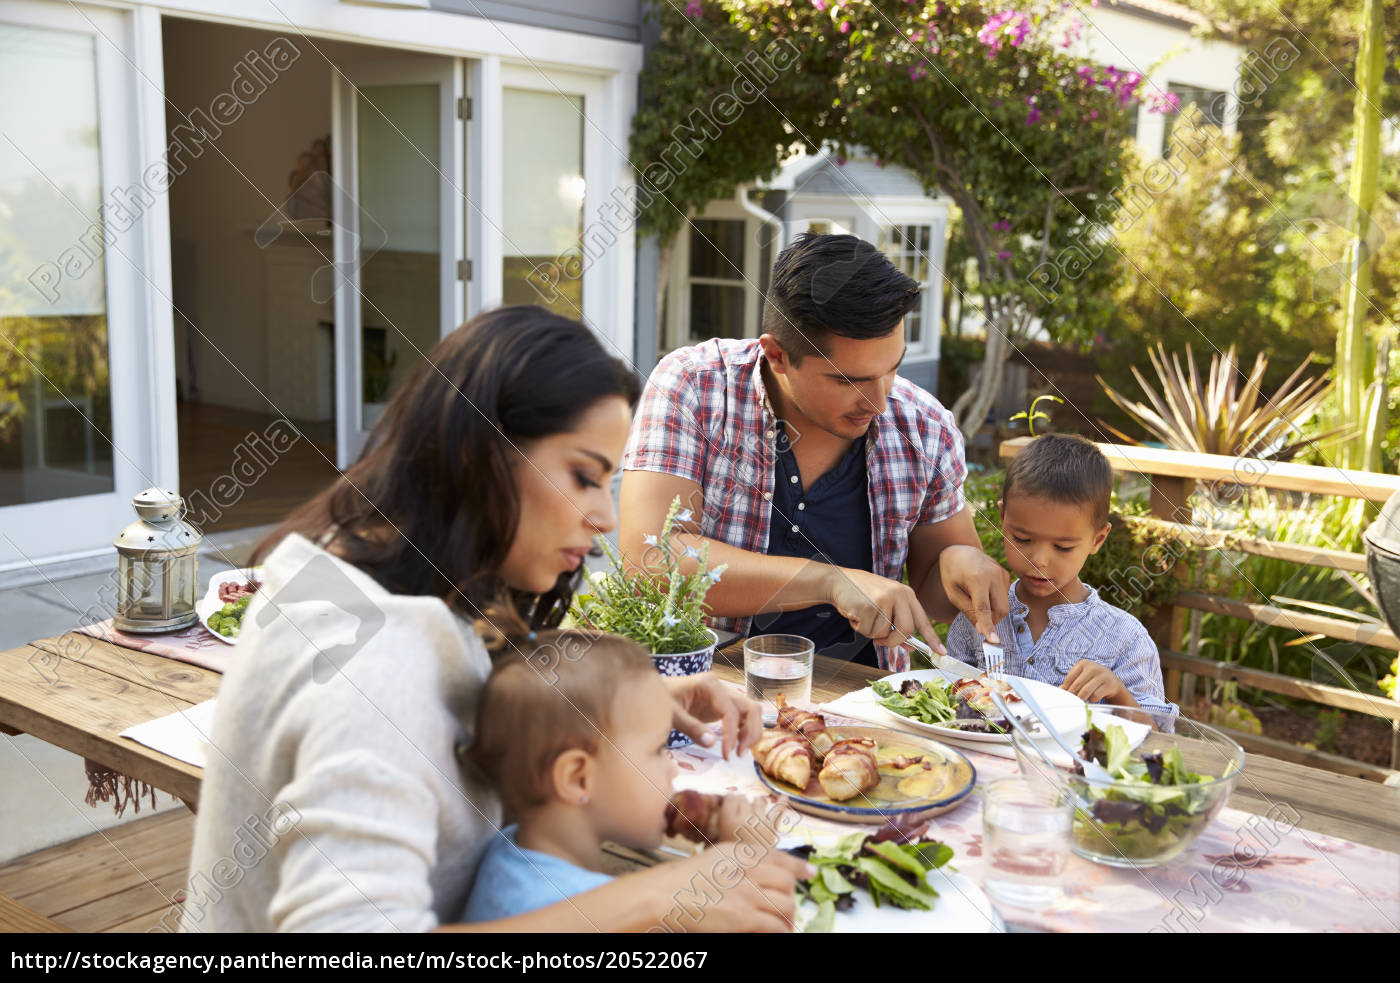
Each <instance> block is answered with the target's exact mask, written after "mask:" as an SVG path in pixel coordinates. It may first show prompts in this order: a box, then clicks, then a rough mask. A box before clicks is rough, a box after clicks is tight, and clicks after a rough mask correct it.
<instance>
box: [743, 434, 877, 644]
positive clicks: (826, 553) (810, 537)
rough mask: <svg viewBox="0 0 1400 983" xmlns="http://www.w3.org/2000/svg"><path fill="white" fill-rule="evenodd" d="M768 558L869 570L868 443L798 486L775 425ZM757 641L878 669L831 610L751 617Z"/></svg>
mask: <svg viewBox="0 0 1400 983" xmlns="http://www.w3.org/2000/svg"><path fill="white" fill-rule="evenodd" d="M777 430H778V433H777V441H776V445H775V446H776V450H777V461H776V466H775V469H774V476H773V512H772V515H771V516H770V521H771V524H770V527H769V532H768V555H769V556H803V557H810V558H812V559H816V560H820V561H821V562H823V563H832V564H835V565H836V566H838V567H851V568H853V569H856V570H872V569H874V563H875V561H874V556H873V554H872V552H871V550H872V547H871V542H870V540H871V534H870V498H869V496H868V495H867V493H866V470H865V439H864V438H860V439H857V440H855V441H852V443H851V449H850V450H849V451H848V452H847V453H846V456H845V457H843V458H842V459H841V462H840V463H839V464H837V465H836V467H834V468H832V469H831V470H830V471H828V472H827V473H826V474H824V475H822V476H821V477H820V478H818V479H817V480H816V481H815V482H814V483H813V484H812V487H811V488H803V487H802V475H801V474H800V473H799V472H798V469H797V459H796V457H795V456H794V455H793V453H792V447H791V446H790V444H789V443H788V436H787V430H786V428H785V427H784V426H783V424H782V422H781V421H779V422H778V426H777ZM749 632H750V633H751V634H754V635H801V636H803V637H804V638H810V639H811V640H812V643H813V644H814V645H815V646H816V649H817V651H818V652H819V653H821V654H822V655H829V656H831V657H833V658H837V659H844V660H847V661H851V662H859V663H862V664H864V665H869V666H873V665H876V660H875V645H874V643H873V642H871V641H870V639H868V638H866V637H865V636H864V635H859V634H857V633H856V631H855V629H854V628H852V627H851V623H850V622H849V621H847V620H846V619H845V618H843V617H842V616H841V613H840V612H839V611H837V610H836V609H835V608H834V607H832V606H831V605H830V604H822V605H817V606H814V607H809V608H802V609H800V610H797V611H774V612H771V613H769V614H760V615H758V616H757V617H755V618H754V619H753V625H752V627H751V628H750V629H749Z"/></svg>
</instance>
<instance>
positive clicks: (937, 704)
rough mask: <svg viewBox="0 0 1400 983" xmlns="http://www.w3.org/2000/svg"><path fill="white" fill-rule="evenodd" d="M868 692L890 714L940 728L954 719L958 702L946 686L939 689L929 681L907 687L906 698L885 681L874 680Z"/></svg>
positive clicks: (938, 686)
mask: <svg viewBox="0 0 1400 983" xmlns="http://www.w3.org/2000/svg"><path fill="white" fill-rule="evenodd" d="M871 688H872V689H873V690H875V695H876V696H878V697H880V706H882V707H884V708H885V709H886V710H893V711H894V712H895V713H897V714H899V715H900V716H901V717H909V718H910V719H911V720H921V721H923V722H924V723H926V724H942V723H947V722H948V721H950V720H952V719H953V718H954V717H955V716H957V710H958V708H957V701H956V699H955V698H954V697H953V694H952V693H950V692H949V691H948V684H947V683H943V684H942V685H941V686H940V685H939V684H938V682H936V681H930V682H927V683H924V684H923V685H922V686H918V687H907V688H908V689H909V690H910V692H909V694H908V695H905V694H904V693H901V692H900V691H899V690H896V689H895V688H894V686H893V685H892V684H891V683H890V682H888V681H887V680H884V679H877V680H875V682H874V683H872V684H871Z"/></svg>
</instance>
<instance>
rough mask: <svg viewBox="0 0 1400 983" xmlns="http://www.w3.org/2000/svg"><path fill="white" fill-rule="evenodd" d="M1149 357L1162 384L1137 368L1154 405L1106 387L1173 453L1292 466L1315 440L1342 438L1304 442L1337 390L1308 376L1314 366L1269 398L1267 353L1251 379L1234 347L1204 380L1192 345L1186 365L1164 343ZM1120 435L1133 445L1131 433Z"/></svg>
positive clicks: (1296, 374)
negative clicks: (1288, 462) (1304, 429)
mask: <svg viewBox="0 0 1400 983" xmlns="http://www.w3.org/2000/svg"><path fill="white" fill-rule="evenodd" d="M1147 354H1148V357H1149V358H1150V359H1151V361H1152V368H1153V371H1154V372H1155V373H1156V379H1155V380H1154V382H1155V385H1154V384H1153V382H1149V381H1148V380H1147V378H1145V377H1144V376H1143V374H1142V373H1141V372H1139V371H1138V370H1137V367H1136V366H1134V367H1133V370H1132V372H1133V378H1134V379H1136V380H1137V382H1138V385H1139V387H1140V388H1141V389H1142V392H1143V393H1144V394H1145V395H1146V397H1147V403H1140V402H1136V401H1134V400H1131V399H1128V398H1127V397H1125V396H1123V395H1122V394H1121V393H1119V392H1118V391H1117V390H1116V389H1114V388H1113V387H1112V386H1110V385H1109V384H1108V383H1106V382H1104V381H1103V378H1102V377H1100V378H1099V383H1100V385H1102V386H1103V388H1104V391H1105V392H1106V393H1107V394H1108V396H1109V398H1110V399H1112V400H1113V402H1115V403H1117V404H1118V406H1119V407H1121V408H1122V409H1123V410H1124V411H1125V412H1127V413H1128V414H1129V415H1131V416H1132V417H1133V418H1134V419H1135V420H1137V422H1138V423H1139V424H1141V425H1142V426H1143V427H1145V428H1146V430H1147V432H1148V433H1150V434H1151V435H1152V436H1154V437H1156V438H1157V439H1158V440H1160V441H1162V442H1164V443H1165V444H1166V445H1167V446H1168V447H1170V448H1171V449H1173V450H1179V451H1189V452H1193V453H1197V454H1235V455H1240V456H1244V457H1254V458H1260V459H1266V460H1277V461H1286V460H1290V459H1291V458H1293V457H1295V456H1296V455H1297V454H1298V453H1299V452H1300V451H1302V450H1303V449H1304V448H1305V447H1307V446H1308V445H1309V443H1310V442H1311V441H1320V440H1323V439H1326V438H1328V437H1335V436H1336V433H1335V431H1334V432H1331V433H1327V434H1319V435H1316V436H1314V437H1311V438H1304V437H1302V436H1301V435H1302V424H1305V423H1307V422H1309V421H1310V420H1312V419H1313V417H1315V416H1316V415H1317V412H1318V408H1319V407H1320V406H1321V405H1322V402H1323V400H1324V399H1325V398H1326V396H1327V394H1328V392H1329V390H1330V389H1331V388H1332V386H1331V383H1329V382H1327V381H1326V380H1325V379H1323V378H1321V377H1319V376H1314V377H1313V378H1310V379H1303V378H1301V377H1302V374H1303V371H1304V370H1305V369H1306V368H1307V367H1308V363H1307V362H1304V363H1303V364H1301V365H1299V366H1298V367H1297V368H1296V369H1294V370H1293V373H1292V374H1291V375H1290V376H1289V377H1288V378H1287V379H1285V380H1284V381H1283V383H1282V384H1280V386H1279V387H1278V389H1277V390H1276V391H1275V392H1274V393H1273V395H1272V396H1268V395H1265V394H1264V392H1263V390H1262V389H1261V386H1262V384H1263V382H1264V374H1265V371H1266V370H1267V369H1268V366H1269V359H1268V356H1266V355H1265V354H1264V353H1263V352H1260V353H1259V354H1258V355H1256V356H1255V359H1254V368H1253V369H1251V370H1250V373H1249V376H1248V377H1247V378H1246V377H1245V375H1244V374H1243V373H1242V372H1241V371H1240V368H1239V362H1238V360H1237V359H1236V356H1235V346H1234V345H1231V346H1230V349H1229V351H1227V352H1226V353H1225V354H1224V355H1223V356H1222V355H1220V354H1219V353H1218V352H1217V353H1216V354H1215V355H1212V356H1211V359H1210V370H1209V373H1208V374H1207V375H1206V376H1205V378H1204V379H1203V378H1202V377H1201V373H1200V372H1199V371H1198V370H1197V368H1196V357H1195V354H1194V353H1193V352H1192V349H1191V346H1190V345H1187V346H1186V362H1185V367H1183V365H1182V360H1181V357H1180V355H1179V354H1177V353H1175V352H1173V353H1172V355H1171V358H1170V360H1168V358H1167V352H1166V349H1164V348H1163V347H1162V346H1161V345H1160V344H1158V346H1157V349H1156V350H1155V351H1152V350H1149V351H1148V353H1147ZM1110 429H1112V428H1110ZM1118 436H1120V437H1124V439H1125V440H1128V441H1129V442H1133V441H1132V438H1131V437H1127V436H1126V435H1124V434H1121V433H1120V434H1118Z"/></svg>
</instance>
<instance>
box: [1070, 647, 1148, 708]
mask: <svg viewBox="0 0 1400 983" xmlns="http://www.w3.org/2000/svg"><path fill="white" fill-rule="evenodd" d="M1060 689H1062V690H1067V691H1068V692H1070V693H1072V694H1073V695H1075V696H1077V697H1079V698H1080V699H1081V700H1083V701H1084V702H1085V703H1112V704H1114V705H1116V706H1120V707H1135V706H1137V705H1138V701H1137V700H1135V699H1133V694H1131V693H1129V692H1128V687H1126V686H1124V685H1123V680H1121V679H1119V678H1118V677H1117V676H1115V675H1114V674H1113V670H1112V669H1110V668H1108V667H1107V666H1105V665H1102V664H1100V663H1098V662H1094V661H1092V660H1091V659H1080V660H1079V661H1078V662H1076V663H1075V664H1074V668H1073V669H1071V670H1070V671H1069V673H1068V674H1067V675H1066V676H1065V681H1064V682H1063V683H1061V684H1060Z"/></svg>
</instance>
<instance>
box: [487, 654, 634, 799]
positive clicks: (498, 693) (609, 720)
mask: <svg viewBox="0 0 1400 983" xmlns="http://www.w3.org/2000/svg"><path fill="white" fill-rule="evenodd" d="M494 647H495V648H497V649H498V650H499V651H500V654H499V655H497V657H496V660H495V665H494V666H493V668H492V670H491V677H490V678H489V679H488V680H487V681H486V686H485V687H484V688H483V690H482V692H481V695H480V697H479V702H478V704H477V713H476V728H475V730H474V732H473V739H472V744H471V748H470V749H469V751H468V758H469V760H470V761H471V763H472V764H474V765H475V766H476V767H477V768H479V769H480V770H481V771H482V773H483V774H484V775H485V776H486V778H488V779H489V780H490V781H491V782H492V784H494V785H495V786H496V788H497V789H498V790H499V791H500V793H501V799H502V800H503V801H504V802H505V804H506V805H507V806H508V807H509V808H510V809H511V811H513V812H516V813H518V812H519V811H520V810H522V809H527V808H530V807H532V806H537V805H540V804H542V803H544V802H547V801H548V800H549V797H550V794H551V791H550V769H551V768H552V767H553V765H554V760H555V758H557V757H559V755H560V754H562V753H564V752H565V751H570V750H573V749H575V748H580V749H582V750H584V751H587V752H588V753H589V754H596V753H597V751H598V748H599V747H600V746H601V745H602V744H603V743H604V741H603V738H604V736H605V735H607V734H608V733H609V732H610V731H611V729H612V724H613V711H614V709H615V706H616V701H617V698H618V694H619V692H620V691H621V690H622V688H623V685H624V683H625V681H626V680H627V679H628V678H629V677H632V676H642V675H649V676H651V677H653V678H656V677H657V672H656V667H655V666H654V665H653V664H652V661H651V656H650V655H649V654H648V653H647V650H646V649H645V648H643V647H642V646H641V645H638V644H637V643H636V642H633V641H631V640H629V639H626V638H622V637H621V636H619V635H609V634H603V633H601V632H591V631H578V630H552V631H541V632H537V633H536V634H535V636H534V637H533V638H531V639H529V640H528V641H527V640H526V639H525V638H523V637H515V638H509V639H498V640H497V644H496V645H495V646H494Z"/></svg>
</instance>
